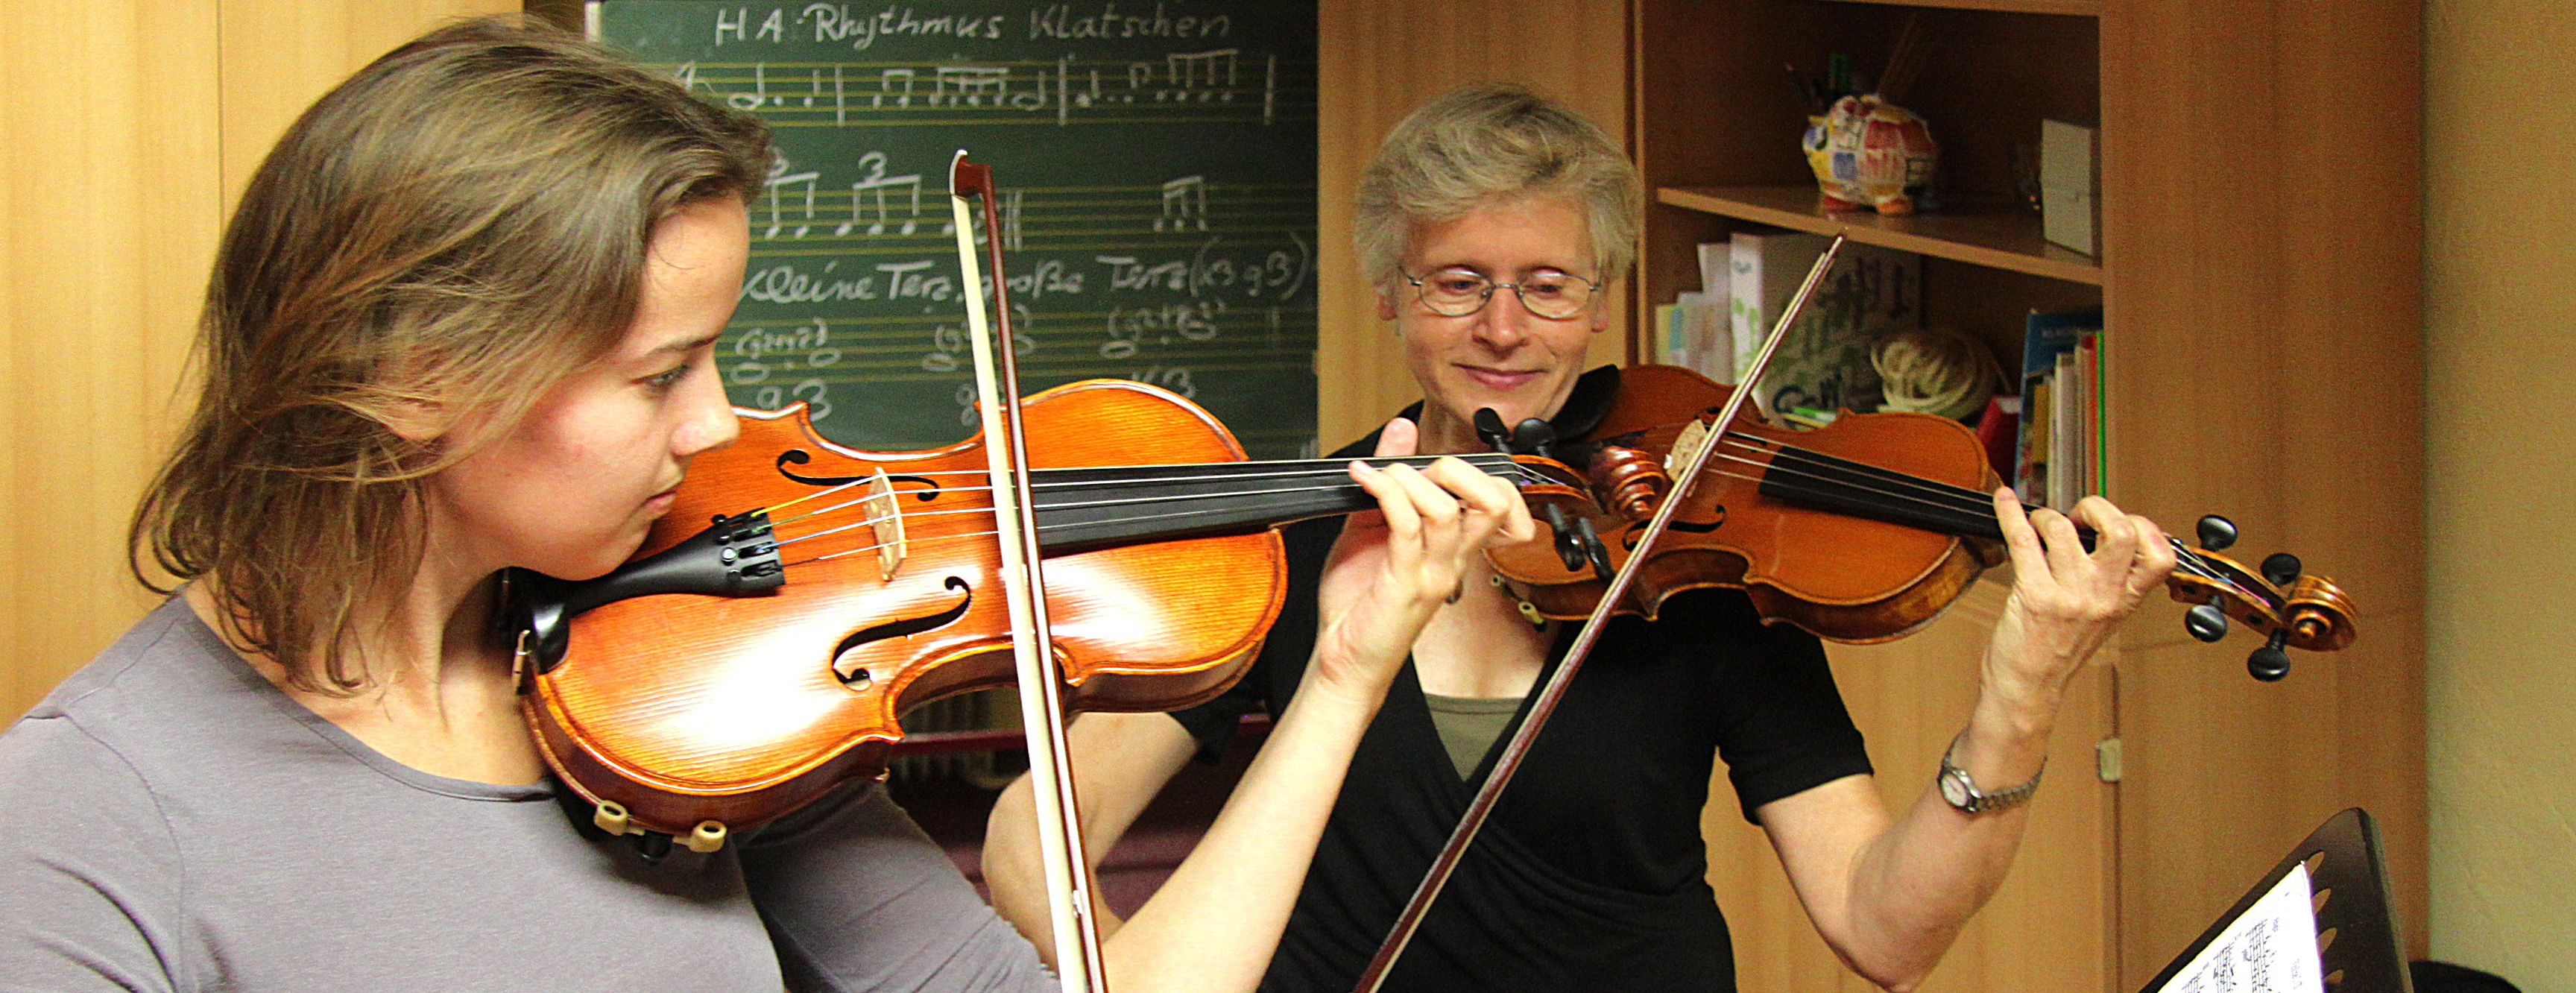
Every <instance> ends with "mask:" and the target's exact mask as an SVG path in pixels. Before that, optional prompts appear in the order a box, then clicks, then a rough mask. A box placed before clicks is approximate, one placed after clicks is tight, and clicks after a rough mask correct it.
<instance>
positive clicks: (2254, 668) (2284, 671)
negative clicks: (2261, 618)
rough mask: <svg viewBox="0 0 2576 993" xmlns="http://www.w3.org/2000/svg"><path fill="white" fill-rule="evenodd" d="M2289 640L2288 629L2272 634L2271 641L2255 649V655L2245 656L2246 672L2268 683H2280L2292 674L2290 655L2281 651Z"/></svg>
mask: <svg viewBox="0 0 2576 993" xmlns="http://www.w3.org/2000/svg"><path fill="white" fill-rule="evenodd" d="M2289 640H2290V632H2289V631H2288V629H2282V630H2277V631H2274V632H2272V640H2271V641H2269V642H2266V643H2264V645H2263V647H2261V648H2257V649H2255V650H2254V653H2253V654H2251V655H2248V656H2245V671H2246V672H2248V673H2251V674H2252V675H2253V676H2254V678H2256V679H2260V680H2262V681H2264V682H2267V683H2277V682H2280V681H2281V677H2283V676H2287V675H2289V674H2290V653H2288V652H2285V651H2282V650H2281V646H2282V645H2284V644H2287V643H2288V642H2289Z"/></svg>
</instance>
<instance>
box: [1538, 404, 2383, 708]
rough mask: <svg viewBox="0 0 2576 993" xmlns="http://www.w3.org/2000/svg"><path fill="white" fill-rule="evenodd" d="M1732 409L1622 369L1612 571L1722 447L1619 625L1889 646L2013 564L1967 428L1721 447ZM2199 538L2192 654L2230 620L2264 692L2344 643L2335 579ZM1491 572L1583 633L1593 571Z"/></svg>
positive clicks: (2180, 589)
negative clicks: (1718, 628)
mask: <svg viewBox="0 0 2576 993" xmlns="http://www.w3.org/2000/svg"><path fill="white" fill-rule="evenodd" d="M1728 392H1729V391H1728V390H1727V388H1726V387H1723V386H1719V385H1718V384H1716V383H1714V382H1711V381H1709V380H1708V379H1707V378H1706V377H1704V376H1701V375H1699V374H1698V373H1695V372H1692V371H1690V370H1687V369H1680V368H1675V367H1671V366H1636V367H1632V368H1629V369H1626V370H1623V372H1622V377H1621V381H1620V386H1619V392H1618V394H1617V397H1616V400H1615V402H1614V404H1613V405H1612V408H1611V410H1610V412H1609V413H1608V414H1607V415H1606V416H1605V417H1604V418H1603V421H1602V423H1601V425H1600V426H1599V427H1597V428H1595V429H1594V430H1593V431H1592V432H1591V433H1590V442H1591V448H1592V454H1591V456H1590V470H1589V473H1588V475H1589V477H1590V479H1591V486H1592V490H1593V493H1592V495H1593V498H1594V499H1593V502H1594V506H1595V507H1596V508H1599V509H1596V510H1595V511H1594V514H1593V516H1592V517H1591V518H1590V520H1589V522H1588V523H1589V526H1590V528H1591V530H1592V531H1593V532H1594V533H1596V534H1598V535H1600V536H1601V539H1602V540H1601V542H1600V548H1601V549H1602V551H1603V553H1604V555H1603V558H1604V559H1605V561H1606V565H1607V566H1608V568H1609V569H1611V570H1616V569H1617V568H1618V567H1620V566H1621V565H1624V564H1625V563H1626V562H1627V561H1628V559H1629V558H1630V557H1632V555H1633V554H1634V551H1635V546H1636V544H1637V537H1638V535H1639V534H1640V533H1641V532H1643V531H1644V530H1645V528H1646V522H1647V520H1648V518H1650V517H1652V516H1653V515H1654V514H1655V512H1656V511H1657V509H1658V507H1659V506H1660V504H1661V503H1662V502H1663V501H1664V500H1665V499H1666V497H1667V496H1668V495H1669V494H1670V493H1671V492H1672V491H1673V490H1675V489H1676V487H1674V486H1673V481H1672V479H1671V476H1670V473H1672V472H1675V471H1679V470H1678V467H1681V466H1686V465H1687V464H1688V463H1689V462H1690V460H1691V457H1692V456H1693V455H1694V454H1695V453H1696V452H1697V451H1698V450H1699V448H1700V447H1703V446H1705V445H1709V444H1716V445H1719V446H1721V450H1720V451H1719V452H1718V453H1716V455H1715V456H1714V457H1713V458H1712V459H1711V460H1710V462H1709V463H1708V467H1707V469H1706V470H1705V471H1704V473H1703V476H1702V478H1701V480H1700V482H1699V483H1698V485H1696V486H1693V487H1690V488H1689V491H1688V493H1687V494H1686V495H1684V496H1683V498H1682V499H1683V501H1684V502H1683V505H1682V506H1681V507H1680V508H1679V509H1678V511H1677V512H1676V514H1675V515H1674V517H1673V519H1672V522H1671V525H1670V527H1669V528H1668V529H1667V530H1666V531H1665V532H1664V533H1663V535H1662V537H1661V538H1660V539H1659V540H1658V541H1657V542H1656V544H1655V545H1654V547H1653V548H1652V549H1651V550H1649V551H1648V552H1647V560H1646V561H1645V562H1644V563H1643V564H1641V565H1640V567H1639V571H1638V575H1637V577H1636V580H1635V582H1634V583H1632V584H1631V585H1630V586H1629V588H1628V594H1627V595H1626V596H1625V597H1623V598H1622V600H1621V602H1620V603H1619V604H1617V605H1615V607H1614V611H1615V612H1617V613H1627V614H1639V615H1643V616H1645V617H1647V618H1649V619H1651V618H1653V617H1654V616H1655V614H1656V612H1657V611H1658V610H1659V609H1661V608H1662V606H1663V603H1664V601H1665V600H1666V599H1668V598H1670V597H1671V596H1672V595H1673V594H1675V593H1678V592H1681V591H1683V590H1689V589H1699V588H1703V587H1711V586H1724V587H1735V588H1741V589H1743V590H1744V591H1745V594H1746V596H1747V597H1749V598H1750V599H1751V600H1752V601H1753V605H1754V607H1755V609H1756V610H1758V611H1759V612H1760V613H1761V615H1762V617H1763V618H1764V619H1765V620H1766V621H1773V622H1785V623H1789V624H1795V625H1797V626H1798V627H1800V628H1803V629H1805V630H1807V631H1808V632H1810V633H1812V634H1815V635H1816V636H1818V637H1821V638H1826V639H1829V640H1833V641H1842V642H1850V643H1869V642H1878V641H1887V640H1891V639H1895V638H1900V637H1903V636H1905V635H1906V634H1909V633H1911V632H1913V631H1914V630H1916V629H1918V628H1921V627H1922V626H1923V625H1924V624H1926V623H1929V622H1930V621H1931V620H1932V619H1933V618H1934V617H1936V616H1939V614H1940V612H1941V611H1942V610H1943V609H1944V608H1946V607H1948V606H1949V605H1950V603H1951V602H1952V601H1954V600H1956V599H1957V598H1958V595H1959V594H1960V593H1962V592H1964V591H1966V589H1967V588H1968V585H1969V584H1970V583H1973V582H1975V581H1976V579H1977V576H1978V575H1979V574H1981V573H1983V572H1984V571H1985V570H1986V569H1987V568H1989V567H1992V566H1995V565H2000V564H2002V563H2003V562H2004V561H2005V560H2006V557H2007V556H2006V555H2005V551H2004V548H2003V544H2002V539H2003V532H2002V529H2001V527H2000V525H1999V523H1998V522H1997V520H1996V519H1995V516H1994V511H1993V507H1992V504H1991V498H1990V497H1988V496H1987V494H1989V493H1992V492H1993V491H1994V489H1995V488H1996V487H1997V486H1999V485H2001V480H2000V479H1999V478H1998V477H1997V476H1996V475H1995V473H1994V470H1993V469H1992V467H1991V466H1989V465H1988V463H1987V461H1986V455H1985V450H1984V448H1983V446H1981V445H1979V444H1978V443H1977V440H1976V437H1975V435H1974V434H1972V433H1971V432H1970V431H1969V430H1968V429H1967V428H1966V427H1965V426H1964V425H1961V424H1960V423H1959V422H1957V421H1953V420H1950V419H1948V418H1944V417H1935V416H1931V415H1928V414H1895V413H1890V414H1853V413H1849V412H1846V413H1844V414H1843V415H1842V416H1841V417H1839V418H1837V419H1835V421H1834V422H1833V423H1832V424H1830V425H1827V426H1825V427H1821V428H1817V429H1815V430H1811V431H1797V430H1789V429H1785V428H1780V427H1775V426H1772V425H1769V424H1766V423H1762V422H1761V421H1758V420H1756V419H1754V418H1752V417H1750V416H1739V417H1738V418H1737V419H1736V420H1735V421H1734V422H1733V423H1731V424H1729V425H1727V426H1726V428H1725V429H1724V430H1722V431H1720V430H1715V428H1716V426H1715V425H1714V424H1712V423H1710V422H1712V421H1714V419H1715V413H1716V412H1717V411H1718V410H1721V409H1723V407H1724V404H1725V400H1726V398H1727V395H1728ZM2078 536H2079V537H2081V538H2082V539H2083V540H2084V541H2085V543H2086V544H2085V547H2086V548H2088V549H2089V548H2091V547H2092V545H2091V542H2092V536H2091V534H2090V532H2089V531H2086V530H2084V529H2082V528H2080V527H2079V528H2078ZM2201 536H2202V547H2201V548H2200V549H2197V550H2194V549H2187V548H2184V547H2183V546H2182V545H2181V543H2180V542H2173V545H2174V550H2175V554H2176V564H2177V568H2176V569H2175V571H2174V573H2173V575H2172V576H2171V577H2169V578H2168V579H2167V580H2166V588H2167V590H2168V591H2169V592H2170V593H2171V594H2172V596H2173V598H2174V599H2175V600H2178V601H2182V602H2184V603H2190V604H2195V605H2197V606H2195V607H2194V608H2193V609H2192V611H2191V612H2190V616H2187V617H2186V619H2185V620H2186V624H2185V627H2186V628H2187V629H2188V630H2189V631H2190V632H2191V634H2192V636H2193V637H2195V638H2199V639H2201V640H2204V641H2216V640H2218V639H2219V638H2222V637H2225V635H2226V633H2227V630H2228V628H2229V622H2230V621H2231V620H2233V621H2235V622H2238V623H2242V624H2245V625H2247V626H2249V627H2251V628H2252V629H2253V630H2254V631H2255V632H2257V633H2258V634H2262V635H2265V636H2267V637H2268V638H2269V642H2268V644H2267V645H2266V646H2265V647H2264V648H2262V649H2258V650H2257V651H2256V653H2255V656H2254V657H2253V659H2252V660H2251V661H2249V669H2251V670H2252V671H2253V672H2254V673H2255V675H2256V677H2257V678H2260V679H2266V680H2270V679H2278V678H2280V677H2281V675H2282V674H2283V673H2286V672H2287V671H2288V662H2287V660H2286V656H2284V655H2283V654H2282V653H2281V650H2282V649H2283V648H2299V649H2305V650H2308V651H2319V652H2331V651H2337V650H2340V649H2342V648H2344V647H2345V646H2347V645H2350V644H2351V643H2352V640H2353V638H2354V635H2355V629H2354V625H2353V617H2354V616H2355V614H2356V613H2357V610H2356V608H2355V607H2354V605H2353V603H2352V600H2351V598H2350V597H2348V596H2346V595H2345V594H2344V592H2343V591H2342V590H2341V589H2339V588H2338V587H2336V586H2335V584H2334V582H2333V581H2332V580H2329V579H2326V578H2325V577H2322V576H2316V575H2311V574H2308V573H2306V572H2304V570H2303V569H2302V568H2301V566H2300V564H2299V562H2298V559H2297V557H2296V556H2291V555H2287V554H2277V555H2274V556H2272V557H2271V558H2267V559H2265V560H2264V563H2263V565H2262V567H2261V568H2260V569H2249V568H2247V567H2245V566H2244V565H2242V564H2240V563H2238V562H2235V561H2233V560H2231V559H2229V558H2227V557H2226V556H2224V555H2220V554H2218V553H2217V550H2218V549H2220V548H2223V547H2226V545H2227V543H2229V542H2232V541H2233V540H2234V526H2233V525H2230V524H2228V523H2227V522H2226V520H2225V519H2224V518H2219V517H2215V516H2211V517H2204V518H2202V520H2201ZM2167 540H2168V541H2170V540H2171V539H2167ZM1487 557H1488V558H1489V559H1491V560H1492V561H1493V563H1494V568H1495V571H1496V572H1497V573H1499V574H1501V575H1502V576H1503V577H1504V579H1505V580H1507V581H1509V582H1510V583H1511V584H1512V585H1513V587H1514V589H1515V591H1516V592H1518V593H1519V595H1520V596H1521V598H1522V600H1523V602H1525V603H1527V604H1529V609H1530V610H1531V611H1533V612H1534V613H1536V614H1539V615H1542V616H1546V617H1553V618H1558V619H1575V618H1581V617H1585V616H1588V615H1589V614H1590V613H1591V611H1592V609H1593V607H1594V605H1595V604H1596V603H1598V602H1599V600H1600V597H1601V594H1602V592H1603V591H1604V590H1606V589H1607V584H1606V583H1605V582H1604V581H1603V580H1602V579H1601V573H1600V572H1598V571H1596V570H1594V569H1589V568H1584V567H1583V565H1584V564H1583V563H1578V562H1573V561H1571V560H1570V559H1569V558H1568V557H1566V556H1563V555H1561V554H1560V553H1557V552H1554V551H1552V550H1551V549H1550V548H1549V547H1548V546H1547V545H1546V544H1545V543H1543V542H1531V543H1526V544H1522V545H1517V546H1513V547H1510V548H1503V549H1496V550H1494V551H1492V552H1489V553H1488V555H1487Z"/></svg>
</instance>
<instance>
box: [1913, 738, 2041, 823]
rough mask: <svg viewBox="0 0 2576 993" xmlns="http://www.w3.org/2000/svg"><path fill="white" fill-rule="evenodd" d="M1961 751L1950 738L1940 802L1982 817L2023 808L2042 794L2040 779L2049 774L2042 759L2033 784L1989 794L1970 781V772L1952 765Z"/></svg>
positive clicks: (1944, 754)
mask: <svg viewBox="0 0 2576 993" xmlns="http://www.w3.org/2000/svg"><path fill="white" fill-rule="evenodd" d="M1959 735H1960V737H1965V736H1966V735H1967V732H1965V731H1961V732H1959ZM1958 750H1959V739H1958V738H1951V739H1950V748H1949V750H1948V751H1945V752H1942V753H1941V778H1940V784H1941V799H1944V800H1948V801H1950V806H1953V807H1957V808H1959V809H1960V810H1962V811H1965V812H1967V813H1971V814H1982V813H1985V812H1986V811H1989V810H2010V809H2012V808H2014V807H2018V806H2021V805H2022V804H2023V803H2024V802H2027V801H2028V800H2029V799H2030V795H2031V794H2033V793H2036V792H2039V777H2040V776H2041V775H2043V774H2045V773H2046V772H2048V763H2047V760H2045V759H2043V760H2041V762H2040V767H2039V771H2038V772H2034V773H2031V774H2030V782H2027V783H2023V784H2021V785H2019V786H2015V787H2013V788H2011V789H2008V790H1996V791H1994V792H1992V793H1987V792H1984V791H1982V790H1979V789H1977V781H1976V780H1974V779H1970V778H1968V770H1966V769H1962V768H1959V764H1958V763H1957V762H1953V761H1951V755H1952V754H1953V753H1955V752H1957V751H1958Z"/></svg>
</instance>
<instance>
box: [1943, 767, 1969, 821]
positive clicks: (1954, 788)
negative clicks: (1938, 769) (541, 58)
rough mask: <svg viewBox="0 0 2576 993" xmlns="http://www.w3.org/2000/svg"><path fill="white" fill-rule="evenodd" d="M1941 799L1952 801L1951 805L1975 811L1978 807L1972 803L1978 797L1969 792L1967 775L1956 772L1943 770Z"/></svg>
mask: <svg viewBox="0 0 2576 993" xmlns="http://www.w3.org/2000/svg"><path fill="white" fill-rule="evenodd" d="M1941 799H1944V800H1948V801H1950V806H1953V807H1957V808H1959V809H1961V810H1967V811H1974V810H1976V809H1977V808H1976V807H1974V806H1972V804H1974V803H1975V802H1976V799H1977V798H1976V797H1975V796H1973V795H1971V794H1970V793H1969V792H1968V781H1967V777H1966V776H1962V775H1959V774H1958V773H1955V772H1943V773H1942V774H1941Z"/></svg>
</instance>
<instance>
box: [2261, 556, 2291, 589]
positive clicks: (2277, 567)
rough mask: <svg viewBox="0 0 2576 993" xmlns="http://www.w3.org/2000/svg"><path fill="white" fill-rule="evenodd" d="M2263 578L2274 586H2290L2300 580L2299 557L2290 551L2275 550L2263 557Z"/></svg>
mask: <svg viewBox="0 0 2576 993" xmlns="http://www.w3.org/2000/svg"><path fill="white" fill-rule="evenodd" d="M2263 580H2264V581H2265V582H2268V583H2271V584H2272V585H2274V586H2288V585H2290V584H2291V583H2295V582H2298V581H2299V557H2298V556H2296V555H2292V554H2290V553H2288V552H2273V553H2272V554H2270V555H2266V556H2264V557H2263Z"/></svg>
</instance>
